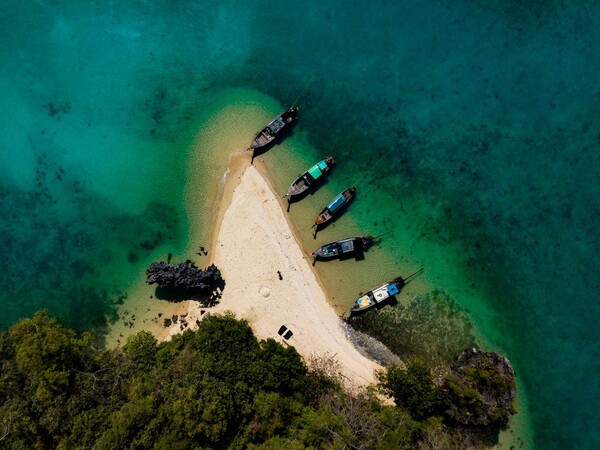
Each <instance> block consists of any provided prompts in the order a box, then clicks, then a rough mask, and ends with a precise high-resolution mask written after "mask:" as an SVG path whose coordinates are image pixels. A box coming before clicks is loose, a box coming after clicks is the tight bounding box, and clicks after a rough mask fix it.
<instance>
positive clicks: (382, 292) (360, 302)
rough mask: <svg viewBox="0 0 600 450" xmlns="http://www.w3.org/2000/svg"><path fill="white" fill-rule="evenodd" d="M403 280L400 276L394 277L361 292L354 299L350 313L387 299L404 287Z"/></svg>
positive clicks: (366, 308) (360, 310) (361, 310)
mask: <svg viewBox="0 0 600 450" xmlns="http://www.w3.org/2000/svg"><path fill="white" fill-rule="evenodd" d="M404 284H405V281H404V279H403V278H402V277H398V278H394V279H393V280H392V281H388V282H387V283H383V284H382V285H379V286H377V287H376V288H373V289H371V290H370V291H368V292H366V293H364V294H361V295H360V297H358V298H357V299H356V301H355V302H354V305H353V306H352V308H350V312H351V313H358V312H363V311H366V310H368V309H370V308H372V307H374V306H375V305H378V304H379V303H381V302H383V301H385V300H387V299H388V298H390V297H392V296H394V295H396V294H397V293H399V292H400V290H401V289H402V288H403V287H404Z"/></svg>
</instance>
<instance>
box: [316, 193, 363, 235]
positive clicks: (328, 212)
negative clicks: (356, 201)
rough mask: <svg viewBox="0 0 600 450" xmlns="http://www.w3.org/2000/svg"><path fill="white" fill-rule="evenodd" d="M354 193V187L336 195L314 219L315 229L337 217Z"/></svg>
mask: <svg viewBox="0 0 600 450" xmlns="http://www.w3.org/2000/svg"><path fill="white" fill-rule="evenodd" d="M355 193H356V187H354V186H352V187H351V188H348V189H346V190H345V191H344V192H342V193H340V194H338V195H337V196H336V197H335V198H334V199H333V200H332V201H331V202H330V203H329V205H327V206H326V207H325V208H323V210H322V211H321V212H320V213H319V215H318V216H317V218H316V219H315V225H316V226H317V227H319V226H322V225H325V224H326V223H327V222H329V221H331V219H333V218H334V217H335V216H337V215H338V214H339V213H340V212H341V211H343V210H344V208H346V206H348V204H349V203H350V202H351V201H352V199H353V198H354V195H355Z"/></svg>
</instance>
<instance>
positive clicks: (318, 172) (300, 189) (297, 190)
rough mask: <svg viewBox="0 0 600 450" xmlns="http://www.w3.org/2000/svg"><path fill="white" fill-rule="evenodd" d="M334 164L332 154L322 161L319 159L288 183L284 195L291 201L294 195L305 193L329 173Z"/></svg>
mask: <svg viewBox="0 0 600 450" xmlns="http://www.w3.org/2000/svg"><path fill="white" fill-rule="evenodd" d="M334 164H335V160H334V159H333V156H329V157H327V158H326V159H324V160H323V161H319V162H318V163H317V164H315V165H314V166H312V167H311V168H310V169H308V170H307V171H306V172H304V173H303V174H302V175H300V176H299V177H298V178H296V179H295V180H294V182H293V183H292V184H291V185H290V188H289V189H288V191H287V194H285V197H287V199H288V200H290V201H291V200H293V199H294V197H298V196H301V195H302V194H305V193H306V192H307V191H308V190H309V189H310V188H311V187H313V186H314V185H315V184H317V183H318V182H320V181H321V180H322V179H323V178H324V176H325V175H326V174H327V173H329V171H330V170H331V168H332V167H333V165H334Z"/></svg>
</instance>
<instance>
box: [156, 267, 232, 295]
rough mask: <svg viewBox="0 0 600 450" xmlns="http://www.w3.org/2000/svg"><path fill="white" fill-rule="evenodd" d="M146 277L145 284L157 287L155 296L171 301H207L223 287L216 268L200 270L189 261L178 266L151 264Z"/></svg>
mask: <svg viewBox="0 0 600 450" xmlns="http://www.w3.org/2000/svg"><path fill="white" fill-rule="evenodd" d="M146 275H147V276H146V283H148V284H157V285H158V288H157V293H156V296H157V297H158V298H163V299H167V300H172V301H180V300H185V299H192V298H194V299H197V300H202V299H208V298H211V295H212V294H213V292H215V291H217V290H219V289H222V288H223V286H224V285H225V282H224V280H223V277H222V276H221V271H220V270H219V269H218V268H217V266H215V265H214V264H211V265H210V266H208V267H207V268H206V269H205V270H202V269H200V268H198V267H197V266H196V265H194V263H193V262H191V261H190V260H187V261H186V262H183V263H179V264H170V263H168V262H164V261H160V262H153V263H152V264H150V267H149V268H148V270H146ZM205 303H209V301H208V300H207V301H206V302H205Z"/></svg>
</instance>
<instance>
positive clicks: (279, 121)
mask: <svg viewBox="0 0 600 450" xmlns="http://www.w3.org/2000/svg"><path fill="white" fill-rule="evenodd" d="M297 118H298V108H297V107H296V106H292V107H291V108H290V109H288V110H286V111H284V112H282V113H281V114H279V115H278V116H277V117H275V118H274V119H273V120H271V121H270V122H269V124H268V125H267V126H266V127H264V128H263V129H262V130H260V131H259V132H258V133H257V134H256V136H255V137H254V140H253V141H252V144H250V148H252V149H255V148H260V147H264V146H265V145H267V144H269V143H271V142H273V140H275V138H276V137H277V134H278V133H279V132H281V130H283V129H284V128H285V127H286V126H287V125H289V124H291V123H292V122H294V121H295V120H296V119H297Z"/></svg>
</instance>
